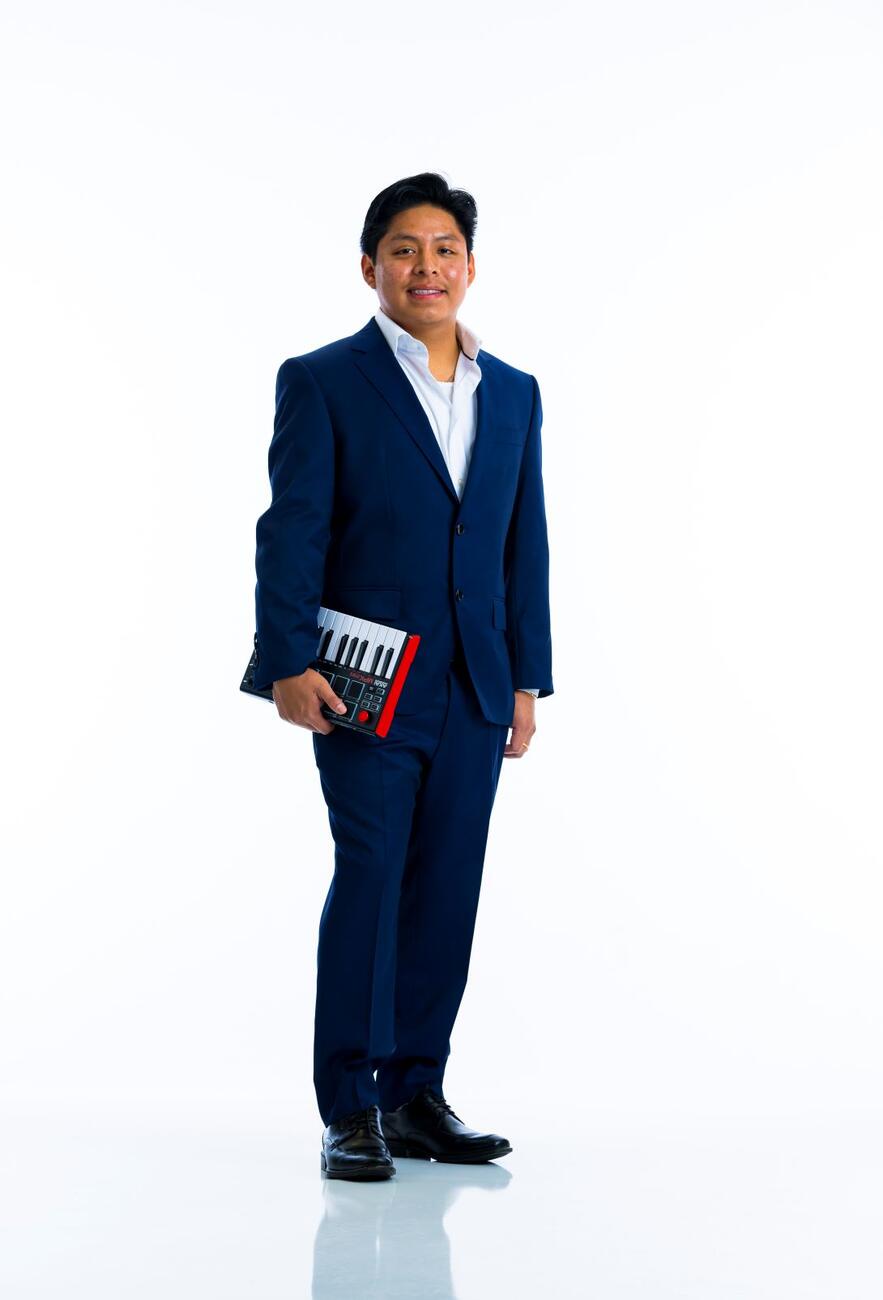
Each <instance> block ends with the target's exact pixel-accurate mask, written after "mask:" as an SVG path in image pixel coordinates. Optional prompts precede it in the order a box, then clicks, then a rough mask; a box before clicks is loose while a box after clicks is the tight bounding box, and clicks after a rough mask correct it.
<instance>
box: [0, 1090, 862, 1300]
mask: <svg viewBox="0 0 883 1300" xmlns="http://www.w3.org/2000/svg"><path fill="white" fill-rule="evenodd" d="M568 1125H569V1126H570V1127H571V1130H572V1131H571V1132H570V1134H568V1131H567V1128H568ZM509 1128H510V1129H511V1131H508V1132H507V1136H509V1138H510V1140H511V1141H512V1143H513V1146H514V1148H515V1150H514V1151H513V1152H512V1154H511V1155H509V1156H507V1157H504V1158H503V1159H502V1160H500V1161H498V1162H495V1163H492V1164H489V1165H485V1166H480V1167H476V1168H472V1169H470V1168H468V1167H462V1166H456V1165H442V1164H436V1163H432V1164H427V1163H425V1162H421V1161H411V1160H399V1161H397V1168H398V1173H397V1174H396V1176H395V1177H394V1178H392V1179H391V1180H389V1181H388V1182H386V1183H371V1184H362V1185H360V1184H355V1183H351V1182H344V1181H329V1180H326V1179H323V1178H322V1177H321V1175H320V1172H319V1145H318V1131H317V1132H316V1134H315V1135H314V1136H312V1137H310V1138H309V1139H305V1138H302V1137H293V1136H291V1135H290V1134H286V1133H284V1132H280V1133H278V1134H276V1135H273V1134H260V1135H254V1134H252V1135H249V1134H241V1133H240V1134H232V1133H230V1132H222V1131H215V1132H204V1133H200V1134H194V1133H192V1132H191V1133H189V1134H188V1133H187V1132H186V1131H184V1130H182V1131H181V1132H172V1131H170V1130H167V1131H164V1132H156V1133H152V1134H151V1133H139V1134H136V1133H133V1132H128V1133H127V1132H126V1131H125V1128H122V1127H121V1128H118V1130H117V1131H115V1132H112V1131H110V1130H104V1131H101V1129H100V1128H96V1127H93V1128H92V1130H91V1132H90V1131H81V1132H79V1133H76V1132H73V1131H68V1132H64V1131H61V1130H60V1129H58V1128H57V1127H55V1128H53V1129H52V1131H49V1130H48V1129H47V1127H46V1126H45V1125H44V1124H41V1123H40V1122H39V1121H37V1120H35V1119H29V1120H28V1121H27V1122H24V1123H20V1124H19V1125H18V1126H17V1128H16V1130H15V1132H14V1133H13V1134H11V1135H10V1134H7V1135H5V1139H4V1142H3V1148H2V1166H0V1177H2V1202H0V1228H2V1236H3V1248H2V1255H0V1294H2V1296H3V1297H4V1300H30V1298H31V1297H59V1300H61V1297H64V1300H79V1298H80V1297H83V1300H85V1298H86V1297H88V1300H141V1298H142V1297H144V1298H146V1297H150V1300H179V1298H180V1300H202V1297H205V1298H206V1300H209V1297H210V1298H211V1300H234V1298H235V1300H308V1298H311V1297H312V1298H315V1300H374V1298H375V1297H383V1298H384V1300H385V1298H387V1297H388V1298H389V1300H436V1298H437V1300H451V1298H453V1297H456V1298H457V1300H489V1298H490V1297H493V1298H494V1300H496V1298H497V1297H500V1300H502V1298H503V1297H506V1298H507V1300H508V1298H509V1297H525V1298H527V1297H530V1298H531V1300H534V1298H535V1297H543V1298H544V1300H568V1298H569V1297H580V1300H619V1298H620V1297H629V1300H631V1298H633V1297H634V1298H635V1300H637V1298H638V1297H640V1300H675V1298H676V1300H724V1298H725V1300H737V1298H741V1297H746V1298H747V1297H751V1298H752V1300H816V1298H819V1300H821V1298H822V1297H824V1300H853V1298H854V1300H859V1297H861V1300H867V1298H868V1297H872V1296H879V1295H881V1294H883V1246H881V1243H883V1232H881V1222H883V1220H881V1209H883V1137H881V1134H880V1132H879V1130H877V1131H875V1132H874V1133H873V1134H870V1135H869V1133H868V1132H867V1131H866V1126H865V1127H864V1128H863V1127H862V1126H861V1125H859V1124H853V1125H851V1126H846V1125H844V1124H842V1123H841V1124H838V1123H835V1122H833V1121H830V1120H829V1121H827V1122H824V1123H819V1124H816V1125H813V1124H810V1123H809V1122H806V1123H805V1124H803V1125H802V1126H797V1125H796V1124H791V1125H784V1124H782V1123H778V1124H775V1123H773V1122H771V1121H770V1122H766V1123H749V1122H747V1121H744V1120H743V1121H741V1122H739V1123H735V1122H733V1123H729V1124H726V1123H724V1122H720V1123H718V1124H712V1123H710V1122H707V1121H706V1122H705V1123H702V1124H698V1123H697V1124H694V1125H691V1126H689V1127H688V1126H683V1125H682V1126H680V1127H676V1126H674V1125H671V1124H669V1125H661V1124H656V1125H652V1124H650V1123H649V1122H647V1121H645V1123H644V1124H643V1125H642V1126H641V1129H640V1131H637V1130H635V1131H633V1132H631V1133H630V1134H626V1133H624V1132H623V1131H616V1132H614V1131H612V1130H611V1129H610V1128H607V1129H606V1130H605V1127H604V1126H603V1125H602V1124H601V1123H600V1122H599V1121H598V1119H597V1118H593V1117H592V1116H591V1115H590V1114H586V1115H583V1116H580V1114H579V1113H578V1111H572V1112H571V1113H570V1114H569V1115H568V1116H567V1117H566V1123H565V1122H562V1124H561V1127H560V1128H556V1130H555V1131H552V1132H548V1133H540V1132H535V1131H534V1132H531V1131H528V1130H527V1128H525V1129H524V1130H523V1131H517V1129H512V1128H511V1126H509Z"/></svg>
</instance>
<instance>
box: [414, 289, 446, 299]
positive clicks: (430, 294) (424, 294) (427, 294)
mask: <svg viewBox="0 0 883 1300" xmlns="http://www.w3.org/2000/svg"><path fill="white" fill-rule="evenodd" d="M444 292H445V290H444V289H409V290H408V295H409V297H411V298H440V297H441V296H442V294H443V293H444Z"/></svg>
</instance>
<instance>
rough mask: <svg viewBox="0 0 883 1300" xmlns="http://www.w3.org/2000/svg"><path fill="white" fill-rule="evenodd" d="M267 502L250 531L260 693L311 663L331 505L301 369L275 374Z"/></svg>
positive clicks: (286, 367) (286, 365)
mask: <svg viewBox="0 0 883 1300" xmlns="http://www.w3.org/2000/svg"><path fill="white" fill-rule="evenodd" d="M268 467H269V473H270V487H271V490H272V500H271V503H270V506H269V508H268V509H267V510H266V511H265V512H264V513H263V514H262V515H261V516H260V518H259V519H258V521H257V527H256V542H257V549H256V553H255V571H256V573H257V584H256V586H255V624H256V635H255V649H256V652H257V662H256V665H255V675H254V684H255V686H256V687H257V688H258V689H261V690H262V689H264V688H265V687H267V686H270V685H271V684H272V683H273V682H274V681H278V680H279V679H280V678H283V677H293V676H295V675H297V674H299V673H302V672H304V671H305V669H307V668H308V667H309V665H310V662H311V661H312V660H313V659H315V657H316V650H317V647H318V642H319V633H318V626H317V620H318V613H319V607H320V605H321V603H322V587H323V581H324V575H325V556H326V552H327V549H328V539H329V536H330V532H331V513H332V506H333V500H334V433H333V430H332V427H331V420H330V417H329V414H328V408H327V406H326V405H325V399H324V398H323V396H322V393H321V391H320V389H319V386H318V384H317V383H316V381H315V379H314V378H313V376H312V374H311V373H310V371H309V369H308V368H307V366H306V365H305V364H304V363H303V362H302V361H298V360H297V358H290V359H289V360H288V361H284V362H283V363H282V365H281V366H280V367H279V372H278V374H277V376H276V416H275V421H274V426H273V437H272V440H271V442H270V450H269V454H268Z"/></svg>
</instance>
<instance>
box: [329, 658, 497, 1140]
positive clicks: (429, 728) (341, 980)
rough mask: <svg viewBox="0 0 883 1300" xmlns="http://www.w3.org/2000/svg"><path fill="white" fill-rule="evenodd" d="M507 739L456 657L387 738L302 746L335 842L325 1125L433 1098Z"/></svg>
mask: <svg viewBox="0 0 883 1300" xmlns="http://www.w3.org/2000/svg"><path fill="white" fill-rule="evenodd" d="M508 733H509V728H508V727H506V726H501V725H500V724H499V723H493V722H488V721H487V719H486V718H485V717H484V715H483V713H482V712H481V708H480V706H479V702H478V699H477V698H476V695H475V692H474V690H473V687H472V684H471V682H470V680H469V677H468V674H467V672H466V669H465V665H464V664H463V661H462V658H461V657H460V656H458V658H457V659H456V660H455V661H454V662H453V663H452V665H451V666H450V668H449V669H448V672H447V675H446V676H445V678H444V679H443V680H442V681H441V682H440V683H439V690H438V694H437V696H436V697H435V699H434V700H433V702H432V704H431V705H430V706H428V707H427V708H425V709H424V710H422V711H421V712H419V713H414V714H409V715H399V714H396V716H395V717H394V718H393V722H392V726H391V727H390V731H389V734H388V735H387V736H384V737H378V736H371V735H362V734H360V733H359V732H356V731H350V730H348V729H347V728H345V727H335V728H334V730H333V731H331V732H330V733H329V734H328V735H323V734H321V733H319V732H314V734H313V751H314V754H315V759H316V766H317V767H318V769H319V776H320V780H321V784H322V793H323V796H324V799H325V803H326V805H327V807H328V820H329V823H330V826H331V834H332V837H333V840H334V874H333V877H332V880H331V884H330V886H329V889H328V894H327V897H326V899H325V905H324V907H323V909H322V915H321V919H320V922H319V942H318V953H317V978H316V1015H315V1038H314V1074H313V1080H314V1083H315V1088H316V1098H317V1101H318V1105H319V1111H320V1114H321V1116H322V1121H323V1123H325V1124H330V1123H331V1122H332V1121H333V1120H335V1119H339V1118H341V1116H343V1115H346V1114H349V1113H350V1112H351V1111H354V1110H361V1109H363V1108H364V1107H367V1106H372V1105H375V1104H377V1105H379V1106H380V1108H381V1110H382V1111H386V1110H394V1109H395V1108H396V1107H397V1106H400V1105H402V1103H404V1102H406V1101H408V1100H410V1098H411V1097H412V1096H413V1094H414V1093H415V1092H416V1090H417V1088H418V1087H420V1086H421V1085H422V1084H426V1083H428V1084H430V1085H433V1086H434V1087H435V1088H436V1090H437V1091H438V1092H441V1087H442V1079H443V1076H444V1071H445V1064H446V1062H447V1058H448V1055H449V1053H450V1034H451V1030H452V1028H453V1024H454V1020H455V1018H456V1015H457V1011H458V1009H459V1006H460V1001H461V998H462V996H463V991H464V989H465V986H466V975H467V971H468V968H469V957H470V953H471V950H472V936H473V930H474V926H475V917H476V911H477V908H478V896H479V890H480V887H481V876H482V868H483V865H484V855H485V846H486V843H487V833H488V826H489V823H490V816H491V808H492V807H493V802H494V796H495V794H496V790H497V782H498V780H499V776H500V768H501V766H502V762H503V750H504V749H505V746H506V741H507V738H508ZM375 1073H376V1076H377V1077H376V1079H375Z"/></svg>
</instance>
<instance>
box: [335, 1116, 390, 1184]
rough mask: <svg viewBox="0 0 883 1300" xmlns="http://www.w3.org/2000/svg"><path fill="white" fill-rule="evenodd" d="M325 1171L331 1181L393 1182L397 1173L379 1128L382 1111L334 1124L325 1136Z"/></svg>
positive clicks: (351, 1117)
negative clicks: (373, 1179)
mask: <svg viewBox="0 0 883 1300" xmlns="http://www.w3.org/2000/svg"><path fill="white" fill-rule="evenodd" d="M322 1169H323V1171H324V1173H325V1175H326V1177H328V1178H391V1177H392V1175H393V1174H394V1173H395V1171H396V1167H395V1165H394V1164H393V1160H392V1156H391V1155H390V1153H389V1147H388V1146H387V1145H386V1142H385V1140H384V1137H383V1131H382V1129H381V1127H380V1107H379V1106H369V1107H368V1108H367V1109H366V1110H355V1111H353V1112H352V1114H350V1115H344V1116H342V1117H341V1118H340V1119H335V1120H332V1121H331V1123H330V1124H329V1125H328V1126H327V1128H325V1129H324V1130H323V1133H322Z"/></svg>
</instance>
